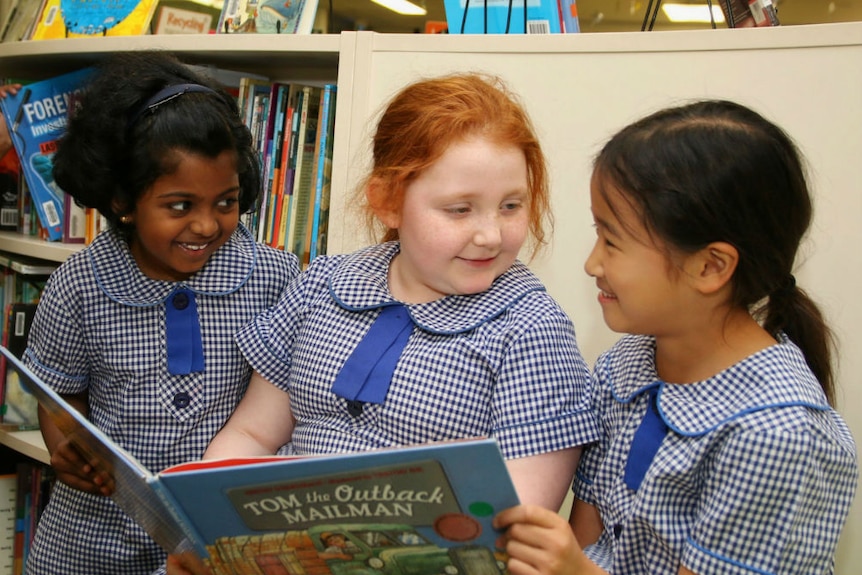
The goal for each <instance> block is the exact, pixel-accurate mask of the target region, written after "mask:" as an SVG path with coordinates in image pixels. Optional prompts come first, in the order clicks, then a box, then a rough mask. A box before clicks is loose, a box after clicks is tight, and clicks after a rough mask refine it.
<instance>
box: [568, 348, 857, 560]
mask: <svg viewBox="0 0 862 575" xmlns="http://www.w3.org/2000/svg"><path fill="white" fill-rule="evenodd" d="M654 353H655V340H654V339H653V338H651V337H646V336H626V337H624V338H622V339H621V340H620V341H619V342H618V343H617V344H616V345H615V346H614V347H613V348H612V349H611V350H610V351H608V352H606V353H605V354H603V355H602V356H601V357H600V358H599V360H598V362H597V364H596V369H595V377H596V380H597V385H598V387H597V388H596V391H597V393H598V395H597V400H596V402H595V405H596V411H597V413H598V415H599V417H600V419H601V426H602V432H603V437H602V440H601V442H600V443H599V444H596V445H594V446H592V447H590V448H588V449H587V451H586V452H585V454H584V456H583V457H582V459H581V465H580V467H579V469H578V474H577V478H576V481H575V486H574V489H575V495H576V496H577V497H578V498H579V499H582V500H584V501H587V502H589V503H592V504H594V505H596V506H597V507H598V510H599V512H600V514H601V517H602V522H603V524H604V532H603V534H602V535H601V537H600V539H599V541H598V542H597V543H596V544H595V545H593V546H590V547H588V548H587V549H586V552H587V555H588V556H590V557H591V558H592V559H593V560H594V561H595V562H596V563H598V564H599V565H600V566H602V567H604V568H605V569H606V570H607V571H609V572H610V573H615V574H622V573H625V574H645V575H646V574H669V575H670V574H674V575H675V574H676V573H677V571H678V569H679V565H680V564H682V565H684V566H685V567H687V568H688V569H690V570H691V571H693V572H695V573H710V574H721V575H724V574H727V575H730V574H740V575H742V574H745V575H751V574H752V573H760V574H766V573H783V574H790V573H792V574H794V575H801V574H815V573H816V574H823V573H832V572H833V554H834V552H835V546H836V544H837V541H838V535H839V533H840V530H841V527H842V525H843V524H844V521H845V519H846V517H847V513H848V510H849V507H850V503H851V501H852V499H853V494H854V491H855V486H856V477H857V473H858V471H857V460H856V449H855V445H854V442H853V438H852V437H851V435H850V431H849V429H848V427H847V425H846V424H845V423H844V421H843V420H842V419H841V417H840V416H839V415H838V414H837V413H836V412H835V411H834V410H833V409H832V408H830V407H829V406H828V404H827V401H826V397H825V396H824V395H823V392H822V390H821V388H820V385H819V384H818V382H817V380H816V379H815V378H814V376H813V374H812V373H811V370H810V369H809V368H808V366H807V365H806V363H805V359H804V357H803V355H802V352H801V351H800V350H799V348H798V347H797V346H796V345H794V344H793V343H792V342H790V341H789V340H788V339H787V338H786V337H784V336H781V337H780V344H776V345H773V346H771V347H769V348H767V349H764V350H761V351H760V352H758V353H756V354H754V355H752V356H750V357H748V358H746V359H745V360H743V361H742V362H740V363H738V364H736V365H734V366H732V367H730V368H728V369H726V370H724V371H722V372H721V373H719V374H718V375H716V376H714V377H712V378H710V379H708V380H705V381H701V382H697V383H693V384H686V385H669V384H666V383H664V382H662V381H660V380H659V379H658V377H657V375H656V371H655V365H654ZM651 389H656V390H657V391H658V401H657V403H658V413H659V415H660V416H661V419H662V420H663V421H664V422H665V424H666V425H667V427H668V430H667V435H666V436H665V437H664V439H663V440H662V442H661V444H660V446H659V448H658V451H657V452H656V454H655V457H654V458H653V459H652V464H651V465H650V466H649V467H648V469H647V470H646V473H645V475H644V476H643V479H642V482H641V483H640V486H639V487H638V488H637V490H633V489H632V488H631V487H630V486H629V485H627V484H626V481H625V480H624V476H625V469H626V464H627V460H628V457H629V451H630V449H629V448H630V445H631V443H632V441H633V437H634V435H635V430H636V429H638V428H639V426H640V423H641V421H642V419H643V417H644V413H645V411H646V409H647V398H648V396H649V393H648V391H649V390H651Z"/></svg>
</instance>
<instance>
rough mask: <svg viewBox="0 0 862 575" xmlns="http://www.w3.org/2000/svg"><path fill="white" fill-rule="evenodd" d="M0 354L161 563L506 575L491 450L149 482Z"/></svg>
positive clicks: (266, 463)
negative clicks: (183, 556)
mask: <svg viewBox="0 0 862 575" xmlns="http://www.w3.org/2000/svg"><path fill="white" fill-rule="evenodd" d="M0 352H2V354H3V356H5V357H6V360H7V362H8V363H7V365H9V366H10V367H12V368H14V369H15V370H16V371H17V372H18V375H19V377H20V380H21V382H22V383H23V384H24V385H25V386H26V387H27V388H28V389H29V391H30V392H31V393H33V395H35V396H36V399H37V400H38V402H39V404H40V405H41V407H42V408H43V409H44V410H45V412H46V413H47V414H48V415H49V416H50V417H51V419H52V420H53V421H54V423H55V424H56V425H57V427H58V428H59V429H60V430H61V431H62V432H63V433H64V434H65V435H66V437H67V438H68V439H69V440H70V441H71V442H72V444H73V445H74V446H75V447H76V448H77V449H78V450H79V451H80V452H81V453H82V455H84V457H85V458H87V459H88V460H91V461H97V462H98V463H97V465H96V467H97V468H98V469H99V470H100V471H103V472H105V473H108V474H109V475H110V476H111V477H112V478H113V481H114V491H113V494H112V495H111V497H112V498H113V499H114V501H115V502H116V503H117V505H118V506H119V507H120V508H122V509H123V510H124V511H125V512H126V513H127V514H128V515H129V516H130V517H132V518H133V519H134V520H135V521H137V522H138V523H139V524H140V525H141V526H142V527H143V528H144V529H145V530H146V531H147V533H149V535H150V536H151V537H152V538H153V539H154V540H155V541H156V542H157V543H158V544H159V545H161V546H162V548H164V549H165V550H166V551H168V552H169V553H177V554H179V553H194V554H195V555H197V556H198V557H200V558H201V559H202V560H203V562H204V563H205V564H207V565H209V566H210V568H211V569H212V571H213V573H214V574H215V575H222V574H234V573H243V574H245V573H249V574H266V575H281V574H284V575H289V574H295V573H306V574H314V575H326V574H333V575H342V574H345V575H346V574H348V573H349V574H351V575H359V574H362V575H372V574H377V573H380V574H381V575H382V574H387V575H389V574H401V575H426V574H427V575H438V574H453V575H454V574H476V575H479V574H482V575H495V574H501V573H503V572H504V571H505V560H506V557H505V555H504V554H503V552H502V550H501V549H498V548H497V547H496V544H497V538H498V537H499V535H500V533H499V532H497V531H495V530H494V529H493V527H492V526H491V521H492V519H493V517H494V515H496V514H497V513H498V512H499V511H502V510H503V509H505V508H507V507H510V506H512V505H516V504H517V503H518V498H517V495H516V492H515V488H514V486H513V484H512V481H511V478H510V476H509V474H508V470H507V468H506V465H505V461H504V459H503V457H502V454H501V453H500V450H499V447H498V446H497V443H496V441H495V440H493V439H488V438H473V439H465V440H459V441H449V442H439V443H429V444H424V445H415V446H406V447H398V448H386V449H380V450H373V451H365V452H357V453H346V454H335V455H318V456H308V457H277V456H273V457H264V458H248V459H243V458H240V459H229V460H211V461H196V462H189V463H186V464H182V465H178V466H175V467H171V468H168V469H166V470H163V471H162V472H160V473H152V472H150V471H149V470H147V469H146V468H144V467H143V466H142V465H141V464H140V463H139V462H138V461H137V460H136V459H135V458H134V457H133V456H132V455H131V454H129V453H127V452H126V451H125V450H123V449H122V448H121V447H120V446H118V445H116V444H115V443H114V442H113V441H112V440H111V439H110V438H108V437H107V436H106V435H105V434H104V433H103V432H102V431H101V430H99V429H98V428H97V427H95V426H94V425H93V424H92V423H91V422H90V421H89V420H87V419H86V417H84V416H83V415H82V414H81V413H80V412H78V411H77V410H75V409H74V408H73V407H71V406H70V405H69V404H68V403H67V402H66V401H65V400H64V399H63V398H62V397H60V396H59V395H58V394H57V393H56V392H55V391H54V390H53V389H51V388H50V387H49V386H48V385H47V384H45V383H44V382H43V381H41V380H40V379H39V378H38V377H37V376H36V375H35V374H34V373H33V372H32V371H30V370H29V369H27V367H26V366H24V364H23V363H22V362H21V361H20V360H19V359H18V358H17V357H16V356H15V355H14V354H12V353H11V352H9V350H8V349H6V348H5V347H2V346H0Z"/></svg>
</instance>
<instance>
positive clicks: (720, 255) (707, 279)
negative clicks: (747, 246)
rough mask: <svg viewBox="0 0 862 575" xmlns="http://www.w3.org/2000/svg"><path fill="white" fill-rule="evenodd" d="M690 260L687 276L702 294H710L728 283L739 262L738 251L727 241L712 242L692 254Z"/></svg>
mask: <svg viewBox="0 0 862 575" xmlns="http://www.w3.org/2000/svg"><path fill="white" fill-rule="evenodd" d="M690 262H691V264H692V268H689V270H690V271H691V272H692V273H690V274H689V277H691V278H692V281H693V282H694V284H695V287H696V288H697V289H698V291H700V292H701V293H703V294H711V293H715V292H717V291H719V290H720V289H722V288H723V287H724V286H726V285H727V284H729V283H730V280H731V278H733V274H734V272H735V271H736V266H737V265H738V264H739V252H738V251H737V249H736V248H735V247H733V246H732V245H731V244H729V243H727V242H712V243H711V244H709V245H708V246H706V247H705V248H703V249H702V250H700V251H699V252H697V253H696V254H694V255H693V256H692V257H691V260H690Z"/></svg>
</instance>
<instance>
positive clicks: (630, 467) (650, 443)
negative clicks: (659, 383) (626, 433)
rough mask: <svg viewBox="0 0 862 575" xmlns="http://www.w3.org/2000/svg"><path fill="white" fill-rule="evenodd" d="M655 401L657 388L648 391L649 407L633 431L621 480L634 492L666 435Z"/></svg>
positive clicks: (664, 425) (665, 426)
mask: <svg viewBox="0 0 862 575" xmlns="http://www.w3.org/2000/svg"><path fill="white" fill-rule="evenodd" d="M657 399H658V388H657V387H654V388H652V389H651V390H650V391H649V405H648V406H647V410H646V413H645V414H644V418H643V420H641V424H640V426H638V429H637V431H635V436H634V439H632V445H631V449H630V450H629V458H628V460H627V461H626V468H625V474H624V476H623V479H624V481H625V482H626V485H627V486H628V487H629V488H630V489H634V490H635V491H637V490H638V487H640V485H641V482H642V481H643V479H644V476H645V475H646V472H647V469H649V466H650V465H651V464H652V460H653V458H654V457H655V454H656V452H658V448H659V446H660V445H661V442H662V440H663V439H664V437H665V435H667V425H666V424H665V422H664V420H663V419H662V418H661V416H660V415H659V413H658V401H657Z"/></svg>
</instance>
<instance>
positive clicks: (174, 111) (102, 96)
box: [53, 50, 261, 231]
mask: <svg viewBox="0 0 862 575" xmlns="http://www.w3.org/2000/svg"><path fill="white" fill-rule="evenodd" d="M175 84H199V85H202V86H206V87H208V88H210V89H212V92H210V91H202V92H188V93H185V94H183V95H182V96H180V97H176V98H173V99H172V100H170V101H168V102H166V103H165V104H162V105H160V106H158V108H156V109H155V110H154V111H153V112H152V113H146V114H139V113H138V112H139V111H140V110H141V108H142V106H143V105H144V104H145V103H146V102H147V100H148V99H149V98H150V97H152V96H153V95H154V94H156V93H157V92H159V91H160V90H162V89H163V88H165V87H167V86H172V85H175ZM226 150H233V151H234V152H235V153H236V158H237V172H238V174H239V185H240V195H239V209H240V213H245V212H248V211H250V210H251V209H253V208H255V207H256V206H257V203H258V198H259V194H260V189H261V186H260V179H261V169H260V163H259V158H258V154H257V151H256V150H255V148H254V145H253V140H252V136H251V133H250V132H249V130H248V128H247V127H246V126H245V124H244V123H243V121H242V118H241V116H240V114H239V110H238V108H237V104H236V100H235V99H234V97H233V96H232V95H231V94H229V93H228V92H226V91H224V90H223V89H221V87H220V86H218V85H217V84H216V83H215V82H213V81H212V80H210V79H209V78H207V77H206V76H204V75H202V74H199V73H196V72H195V71H193V70H192V69H191V68H189V67H188V66H186V65H185V64H183V63H182V62H181V61H180V60H179V59H178V58H176V57H175V56H173V55H172V54H170V53H167V52H161V51H155V50H151V51H140V52H120V53H117V54H114V55H112V56H109V57H107V58H106V59H105V60H103V61H101V62H100V63H99V64H98V65H96V70H95V72H94V74H93V75H92V76H91V77H90V79H89V81H88V82H87V84H86V85H85V87H84V89H83V90H82V91H81V93H80V95H79V96H78V97H77V98H76V99H75V102H74V104H73V106H72V110H71V112H70V115H69V119H68V124H67V128H66V132H65V133H64V135H63V136H62V137H61V138H60V140H59V143H58V148H57V152H56V153H55V154H54V158H53V163H54V179H55V180H56V181H57V184H58V185H59V186H60V187H61V188H62V189H63V190H64V191H65V192H66V193H68V194H70V195H71V196H72V197H73V198H74V199H75V201H76V202H77V203H78V204H79V205H82V206H85V207H90V208H95V209H97V210H98V211H99V212H100V213H101V214H102V215H103V216H105V218H107V220H108V222H109V223H110V224H111V225H112V226H114V227H117V228H119V229H121V230H123V229H124V227H125V225H124V224H122V223H121V222H120V217H121V216H122V215H123V214H126V213H129V212H131V211H132V210H133V209H134V207H135V205H136V203H137V201H138V198H139V197H140V196H141V194H142V193H143V192H144V191H146V190H147V189H148V188H149V187H150V186H152V184H153V183H154V182H155V181H156V180H157V179H158V178H160V177H161V176H163V175H166V174H171V173H173V171H174V170H176V168H177V165H178V158H177V155H176V154H175V153H174V152H176V151H184V152H189V153H193V154H198V155H201V156H204V157H207V158H215V157H217V156H218V155H220V154H221V153H223V152H224V151H226ZM126 231H128V230H126Z"/></svg>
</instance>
